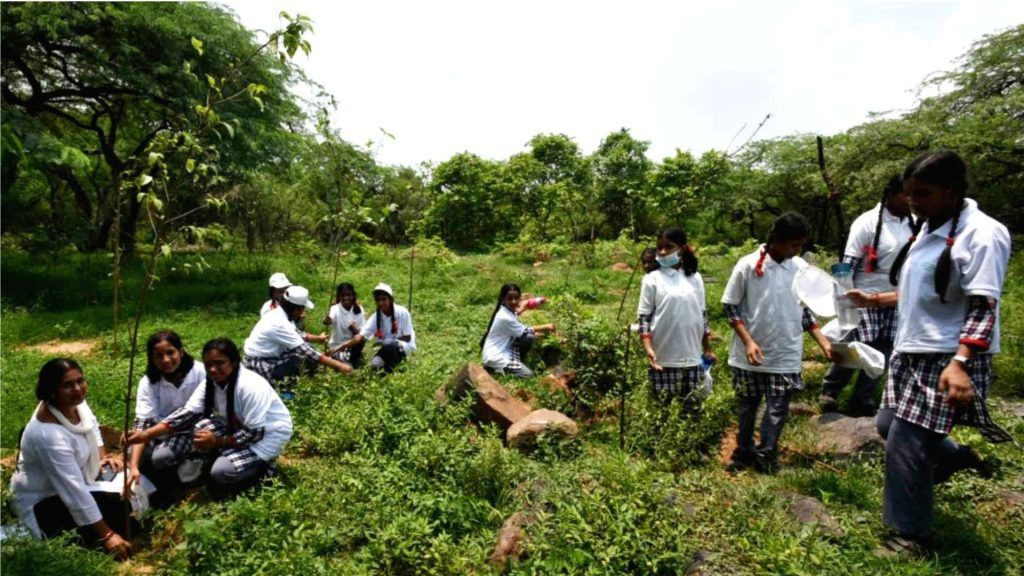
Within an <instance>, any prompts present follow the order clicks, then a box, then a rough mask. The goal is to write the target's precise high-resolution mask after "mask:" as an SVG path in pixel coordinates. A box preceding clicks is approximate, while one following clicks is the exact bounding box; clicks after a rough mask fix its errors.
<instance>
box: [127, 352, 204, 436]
mask: <svg viewBox="0 0 1024 576" xmlns="http://www.w3.org/2000/svg"><path fill="white" fill-rule="evenodd" d="M204 380H206V369H205V368H204V367H203V363H202V362H200V361H198V360H197V361H195V364H193V365H192V369H191V370H189V372H188V374H186V375H185V379H184V380H182V382H181V385H180V386H175V385H174V384H171V383H170V382H168V381H167V379H166V378H164V377H161V378H160V381H159V382H157V383H156V384H153V383H152V382H150V381H149V376H143V377H142V379H141V380H139V393H138V396H137V397H136V398H135V417H136V418H139V419H142V420H152V421H153V422H159V421H161V420H163V419H164V418H167V417H168V416H170V415H171V414H172V413H173V412H174V411H175V410H177V409H178V408H181V407H182V406H184V405H185V403H186V402H188V399H189V398H191V397H192V393H193V392H195V391H196V388H198V387H199V385H200V384H202V383H203V381H204Z"/></svg>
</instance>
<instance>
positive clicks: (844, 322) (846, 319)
mask: <svg viewBox="0 0 1024 576" xmlns="http://www.w3.org/2000/svg"><path fill="white" fill-rule="evenodd" d="M832 279H833V280H835V284H834V285H833V287H832V289H833V295H834V297H835V303H836V318H837V319H838V320H839V328H841V329H842V330H843V331H844V332H845V331H848V330H853V329H855V328H857V324H858V322H859V318H858V316H857V308H856V307H855V306H854V305H853V304H852V303H851V302H850V299H849V298H847V297H846V296H845V294H846V292H847V291H848V290H853V267H852V266H850V264H849V263H848V262H840V263H839V264H833V265H832Z"/></svg>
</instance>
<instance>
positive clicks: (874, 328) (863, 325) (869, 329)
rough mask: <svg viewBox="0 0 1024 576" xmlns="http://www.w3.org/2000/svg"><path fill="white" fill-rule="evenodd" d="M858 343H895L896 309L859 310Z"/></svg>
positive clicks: (897, 318)
mask: <svg viewBox="0 0 1024 576" xmlns="http://www.w3.org/2000/svg"><path fill="white" fill-rule="evenodd" d="M857 316H858V318H859V319H860V321H859V323H858V324H857V334H856V338H857V342H864V343H865V344H871V343H872V342H878V341H880V340H881V341H885V342H893V341H895V339H896V323H897V321H898V320H899V316H898V315H897V314H896V308H858V309H857Z"/></svg>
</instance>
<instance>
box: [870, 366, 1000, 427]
mask: <svg viewBox="0 0 1024 576" xmlns="http://www.w3.org/2000/svg"><path fill="white" fill-rule="evenodd" d="M952 358H953V354H944V353H933V354H900V353H894V354H893V355H892V358H891V359H890V360H889V379H888V381H887V382H886V385H885V392H884V393H883V394H882V408H883V409H884V408H890V409H892V410H893V411H894V414H895V416H896V417H897V418H899V419H901V420H905V421H907V422H910V423H911V424H916V425H918V426H920V427H922V428H926V429H928V430H931V431H933V432H938V433H939V434H949V431H950V430H952V428H953V425H954V424H965V425H967V426H974V427H977V428H978V431H979V432H981V435H982V436H984V437H985V439H986V440H988V441H989V442H992V443H999V442H1010V441H1013V436H1010V434H1009V433H1008V432H1007V431H1006V430H1003V429H1002V428H1001V427H1000V426H999V425H998V424H996V423H995V422H993V421H992V417H991V416H989V413H988V408H987V407H986V406H985V396H987V395H988V387H989V384H991V383H992V355H991V354H979V355H977V356H975V357H974V358H972V359H971V360H970V361H969V362H968V363H967V374H968V376H969V377H970V379H971V385H972V386H973V387H974V402H973V403H972V404H971V405H970V406H968V407H967V408H966V409H961V410H954V409H953V408H952V407H950V406H949V404H946V401H945V400H946V394H945V392H941V391H939V377H940V376H941V375H942V371H943V370H944V369H945V368H946V366H947V365H949V363H950V362H951V361H952Z"/></svg>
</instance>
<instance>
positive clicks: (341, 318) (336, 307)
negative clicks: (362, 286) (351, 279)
mask: <svg viewBox="0 0 1024 576" xmlns="http://www.w3.org/2000/svg"><path fill="white" fill-rule="evenodd" d="M364 324H366V314H365V313H364V312H363V307H362V306H360V305H359V299H358V297H357V296H356V288H355V286H353V285H352V284H349V283H348V282H342V283H341V284H338V289H337V290H336V291H335V294H334V304H333V305H332V306H331V309H330V310H329V311H328V312H327V316H326V317H325V318H324V326H330V327H331V339H330V341H329V342H328V345H329V346H330V349H331V350H334V349H336V348H337V347H338V346H341V344H342V343H343V342H345V341H346V340H349V339H351V338H354V337H355V336H356V335H357V334H359V331H360V330H361V329H362V328H363V325H364ZM365 344H366V343H365V342H360V343H359V344H358V345H355V346H352V347H351V348H346V349H344V350H338V351H337V352H333V353H332V354H331V357H333V358H334V359H335V360H340V361H342V362H347V363H348V364H350V365H352V367H353V368H358V367H359V366H360V365H362V363H363V347H364V345H365Z"/></svg>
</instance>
